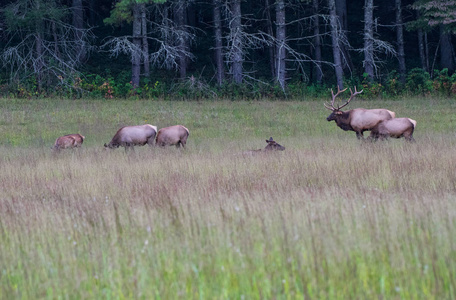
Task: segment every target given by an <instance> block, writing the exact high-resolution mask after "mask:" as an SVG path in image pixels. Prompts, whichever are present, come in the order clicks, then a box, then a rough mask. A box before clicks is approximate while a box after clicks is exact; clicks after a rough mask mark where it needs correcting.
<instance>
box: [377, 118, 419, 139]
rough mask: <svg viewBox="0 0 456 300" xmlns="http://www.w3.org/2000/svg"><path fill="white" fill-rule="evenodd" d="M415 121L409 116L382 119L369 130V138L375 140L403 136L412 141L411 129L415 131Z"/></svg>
mask: <svg viewBox="0 0 456 300" xmlns="http://www.w3.org/2000/svg"><path fill="white" fill-rule="evenodd" d="M415 127H416V121H415V120H412V119H410V118H397V119H391V120H386V121H382V122H380V123H378V124H377V126H375V127H374V128H372V130H371V134H370V136H369V137H370V138H372V139H374V140H377V139H378V138H380V140H383V139H387V138H388V137H392V138H397V139H398V138H401V137H403V138H404V139H405V140H406V141H408V142H414V141H415V139H414V138H413V131H415Z"/></svg>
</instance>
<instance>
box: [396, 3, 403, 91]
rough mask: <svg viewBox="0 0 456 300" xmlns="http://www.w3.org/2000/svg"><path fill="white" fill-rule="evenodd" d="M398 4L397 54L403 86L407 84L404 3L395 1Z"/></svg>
mask: <svg viewBox="0 0 456 300" xmlns="http://www.w3.org/2000/svg"><path fill="white" fill-rule="evenodd" d="M395 3H396V37H397V54H398V57H397V58H398V61H399V75H400V80H401V83H402V84H405V73H406V68H405V52H404V27H403V25H402V3H401V0H395Z"/></svg>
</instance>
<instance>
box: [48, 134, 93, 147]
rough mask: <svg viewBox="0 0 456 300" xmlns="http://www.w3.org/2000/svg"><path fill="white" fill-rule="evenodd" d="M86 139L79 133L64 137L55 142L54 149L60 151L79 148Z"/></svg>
mask: <svg viewBox="0 0 456 300" xmlns="http://www.w3.org/2000/svg"><path fill="white" fill-rule="evenodd" d="M84 139H85V137H84V136H83V135H80V134H79V133H75V134H68V135H64V136H61V137H59V138H57V139H56V140H55V144H54V147H52V149H53V150H54V151H60V150H61V149H68V148H79V147H81V146H82V143H83V142H84Z"/></svg>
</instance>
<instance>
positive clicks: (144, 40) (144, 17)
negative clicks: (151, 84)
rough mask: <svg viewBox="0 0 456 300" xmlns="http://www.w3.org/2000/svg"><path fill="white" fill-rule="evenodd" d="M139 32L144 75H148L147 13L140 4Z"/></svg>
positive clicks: (143, 5) (147, 76) (144, 6)
mask: <svg viewBox="0 0 456 300" xmlns="http://www.w3.org/2000/svg"><path fill="white" fill-rule="evenodd" d="M141 34H142V57H143V63H144V76H145V77H146V78H149V77H150V62H149V42H148V40H147V15H146V5H145V4H144V3H143V4H141Z"/></svg>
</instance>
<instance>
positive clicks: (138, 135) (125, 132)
mask: <svg viewBox="0 0 456 300" xmlns="http://www.w3.org/2000/svg"><path fill="white" fill-rule="evenodd" d="M156 134H157V126H153V125H150V124H145V125H137V126H126V127H122V128H120V129H119V130H118V131H117V132H116V134H115V135H114V137H113V138H112V140H111V141H110V142H109V144H104V146H105V147H106V148H109V149H112V148H119V147H124V148H125V151H127V149H129V148H131V149H132V150H134V148H133V146H144V145H145V144H148V145H149V146H153V145H154V140H155V136H156Z"/></svg>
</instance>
